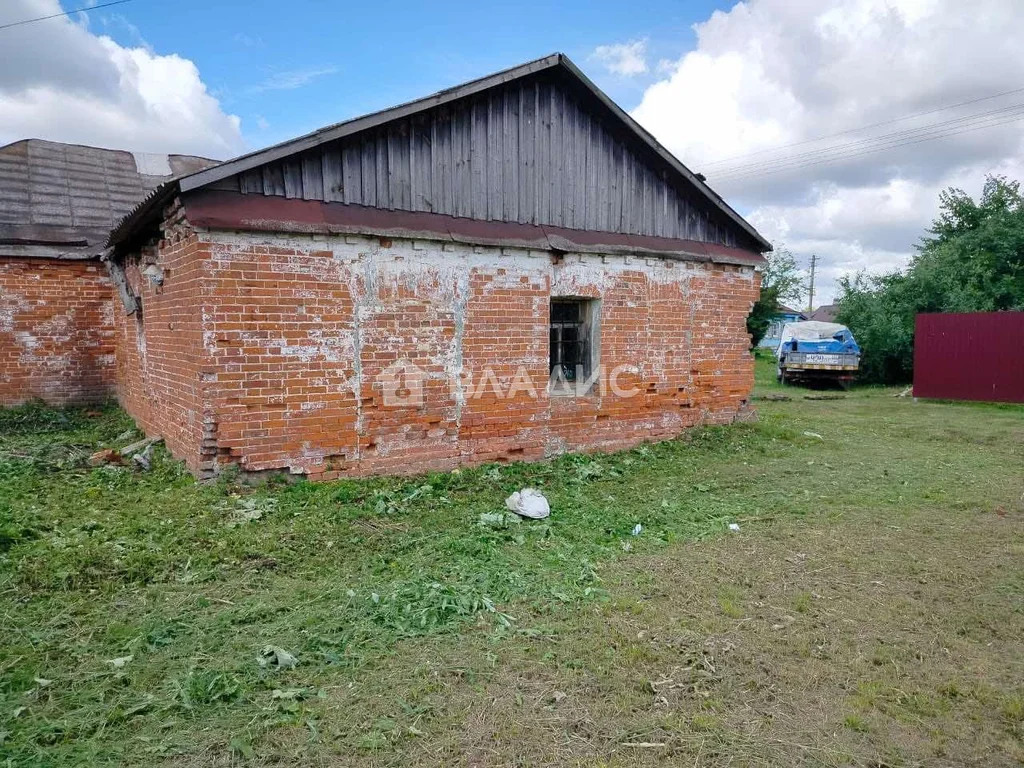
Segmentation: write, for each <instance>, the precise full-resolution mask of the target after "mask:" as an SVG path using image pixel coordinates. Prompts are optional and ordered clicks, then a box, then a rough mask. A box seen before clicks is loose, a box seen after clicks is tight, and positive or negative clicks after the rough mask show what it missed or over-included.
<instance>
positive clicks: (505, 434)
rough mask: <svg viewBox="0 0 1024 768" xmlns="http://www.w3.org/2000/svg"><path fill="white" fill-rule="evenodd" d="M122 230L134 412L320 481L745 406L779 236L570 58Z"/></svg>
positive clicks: (218, 450)
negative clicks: (749, 322)
mask: <svg viewBox="0 0 1024 768" xmlns="http://www.w3.org/2000/svg"><path fill="white" fill-rule="evenodd" d="M110 245H111V247H112V249H113V250H112V256H111V263H112V266H113V272H112V274H113V277H114V279H115V282H116V284H117V288H118V293H119V297H120V298H119V301H117V302H116V303H115V316H116V319H115V326H116V340H117V341H116V348H117V353H116V354H117V386H118V396H119V398H120V400H121V402H122V404H123V405H124V406H125V407H126V408H127V409H128V411H129V412H130V413H131V414H132V415H133V416H134V417H135V418H136V420H137V421H138V422H139V423H140V424H141V425H142V426H143V427H144V428H145V430H146V431H147V432H148V433H153V434H161V435H163V437H164V438H165V440H166V443H167V446H168V447H169V449H170V450H171V452H172V453H173V454H174V455H176V456H179V457H181V458H183V459H184V460H185V461H186V463H187V464H188V466H189V468H190V469H191V470H193V471H194V472H196V473H197V474H199V475H204V476H208V475H211V474H215V473H216V472H217V471H218V469H219V468H221V467H223V466H225V465H227V464H237V465H239V466H240V467H241V468H242V469H243V470H247V471H252V472H259V471H264V470H271V471H277V470H286V471H290V472H292V473H297V474H305V475H309V476H311V477H316V478H329V477H335V476H338V475H340V474H365V473H373V472H410V471H419V470H424V469H447V468H451V467H454V466H456V465H458V464H463V463H474V462H482V461H494V460H499V461H500V460H515V459H534V458H539V457H542V456H546V455H551V454H555V453H559V452H562V451H565V450H605V449H615V448H622V447H627V446H630V445H634V444H636V443H638V442H641V441H645V440H656V439H662V438H666V437H671V436H675V435H677V434H679V433H680V432H681V431H683V430H685V429H687V428H689V427H692V426H694V425H697V424H707V423H727V422H730V421H732V420H734V419H736V418H740V417H742V416H743V415H744V414H745V413H746V412H747V408H748V405H747V399H748V397H749V393H750V389H751V386H752V383H753V365H752V358H751V356H750V354H749V351H748V348H749V342H750V339H749V336H748V335H747V333H746V327H745V321H746V317H747V315H748V313H749V310H750V308H751V306H752V304H753V302H754V301H755V300H756V298H757V295H758V278H757V275H756V273H755V270H754V267H755V266H756V265H757V264H759V263H760V262H761V260H762V259H761V256H760V254H761V252H763V251H764V250H766V249H767V248H768V247H769V246H768V244H767V243H766V242H765V241H764V239H763V238H761V236H760V235H758V233H757V232H756V231H755V230H754V229H753V228H752V227H750V225H749V224H747V223H746V222H745V221H743V219H742V218H740V217H739V216H738V215H737V214H736V213H735V212H734V211H733V210H732V209H731V208H729V207H728V206H727V205H726V204H725V203H724V202H723V201H722V200H721V199H720V198H719V197H717V195H715V194H714V193H713V192H712V191H711V190H710V189H708V188H707V186H706V185H705V184H704V183H703V181H702V179H700V178H698V177H696V176H694V175H693V174H691V173H690V172H689V171H688V170H687V169H686V168H685V167H683V166H682V165H681V164H680V163H679V162H678V160H676V159H675V158H674V157H672V156H671V155H670V154H668V152H666V151H665V150H664V149H663V148H662V147H661V146H660V145H658V144H657V143H656V142H655V141H654V140H653V139H652V138H651V137H650V136H649V135H648V134H646V133H645V132H644V131H643V130H642V129H640V128H639V127H638V126H637V125H636V124H635V123H634V122H633V121H632V120H631V119H630V118H629V117H628V116H626V115H625V114H624V113H623V112H622V111H621V110H620V109H619V108H618V107H617V106H615V105H614V104H613V103H612V102H611V101H609V100H608V99H607V97H605V96H604V94H602V93H601V92H600V91H598V90H597V89H596V87H595V86H593V84H592V83H590V82H589V81H588V80H587V79H586V78H585V77H584V76H583V75H582V74H581V73H580V72H579V71H578V70H577V69H576V68H575V67H574V66H573V65H572V64H571V62H569V61H568V60H567V59H566V58H565V57H564V56H561V55H554V56H551V57H547V58H546V59H541V60H539V61H536V62H531V63H530V64H527V65H523V66H522V67H517V68H515V69H513V70H509V71H506V72H502V73H498V74H496V75H493V76H490V77H488V78H483V79H481V80H478V81H474V82H472V83H468V84H466V85H464V86H460V87H459V88H455V89H451V90H448V91H444V92H441V93H439V94H435V95H434V96H431V97H428V98H426V99H423V100H420V101H417V102H412V103H410V104H406V105H403V106H401V107H397V108H395V109H392V110H388V111H386V112H383V113H377V114H374V115H369V116H367V117H364V118H359V119H356V120H352V121H349V122H347V123H342V124H339V125H336V126H331V127H329V128H325V129H323V130H322V131H318V132H316V133H314V134H310V135H309V136H305V137H301V138H299V139H296V140H294V141H292V142H287V143H285V144H282V145H279V146H277V147H272V148H270V149H268V150H265V151H263V152H259V153H254V154H252V155H248V156H244V157H241V158H238V159H236V160H233V161H229V162H227V163H224V164H222V165H220V166H216V167H214V168H210V169H207V170H205V171H202V172H199V173H197V174H194V175H191V176H187V177H184V178H182V179H180V180H178V181H175V182H172V183H169V184H165V185H163V186H161V187H160V188H158V189H157V190H156V191H155V192H154V194H153V195H151V197H150V198H148V199H147V200H146V201H145V203H143V204H142V205H140V206H139V207H137V208H136V209H135V210H134V211H133V212H132V213H131V214H130V215H129V216H128V217H126V218H125V220H124V221H122V222H121V224H120V225H119V226H118V227H117V228H115V230H114V231H113V233H112V234H111V238H110ZM553 371H554V373H555V375H554V376H552V372H553Z"/></svg>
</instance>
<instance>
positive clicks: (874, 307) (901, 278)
mask: <svg viewBox="0 0 1024 768" xmlns="http://www.w3.org/2000/svg"><path fill="white" fill-rule="evenodd" d="M839 287H840V297H839V314H838V320H839V322H841V323H844V324H845V325H847V326H849V328H850V330H851V331H853V334H854V336H855V337H856V338H857V342H858V343H859V344H860V346H861V350H862V353H863V354H862V357H861V379H862V380H865V381H872V382H878V383H885V384H894V383H900V382H906V381H909V380H910V378H911V376H912V374H913V353H914V318H915V316H916V315H917V314H918V313H919V312H991V311H997V310H1013V309H1017V310H1020V309H1024V196H1022V195H1021V192H1020V183H1019V182H1016V181H1008V180H1007V179H1006V178H1005V177H1002V176H989V177H988V179H987V180H986V182H985V187H984V190H983V191H982V194H981V199H980V200H979V201H977V202H975V201H974V200H972V199H971V197H970V196H968V195H967V194H966V193H965V192H963V190H960V189H955V188H950V189H947V190H946V191H944V192H942V193H941V195H940V196H939V215H938V218H936V219H935V221H934V222H933V223H932V226H931V228H930V229H929V230H928V233H927V235H926V236H925V237H924V238H922V240H921V243H920V245H919V246H918V247H917V254H916V255H915V256H914V258H913V259H912V261H911V263H910V266H909V267H908V269H907V270H906V271H905V272H902V273H900V272H893V273H891V274H888V275H882V276H874V277H872V276H867V275H864V274H858V275H856V276H855V277H853V278H852V279H851V278H848V277H846V278H841V279H840V281H839Z"/></svg>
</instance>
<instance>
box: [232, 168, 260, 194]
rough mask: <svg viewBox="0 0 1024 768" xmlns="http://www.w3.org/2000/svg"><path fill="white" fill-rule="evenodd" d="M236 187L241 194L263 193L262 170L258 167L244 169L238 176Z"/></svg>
mask: <svg viewBox="0 0 1024 768" xmlns="http://www.w3.org/2000/svg"><path fill="white" fill-rule="evenodd" d="M238 188H239V190H240V191H241V192H242V193H243V194H254V195H263V194H266V193H265V192H264V190H263V172H262V169H260V168H254V169H253V170H251V171H244V172H243V173H242V174H241V175H240V178H239V183H238Z"/></svg>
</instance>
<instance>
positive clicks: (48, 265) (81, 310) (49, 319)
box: [0, 255, 114, 405]
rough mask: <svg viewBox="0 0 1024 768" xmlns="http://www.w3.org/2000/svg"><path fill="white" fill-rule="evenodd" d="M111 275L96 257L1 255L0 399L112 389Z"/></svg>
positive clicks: (79, 398) (79, 399)
mask: <svg viewBox="0 0 1024 768" xmlns="http://www.w3.org/2000/svg"><path fill="white" fill-rule="evenodd" d="M113 337H114V321H113V313H112V302H111V288H110V281H109V279H108V277H107V274H106V269H105V267H103V265H101V264H100V263H99V262H97V261H58V260H56V259H26V258H20V257H9V256H2V255H0V405H16V404H19V403H23V402H25V401H27V400H31V399H34V398H41V399H42V400H45V401H46V402H47V403H50V404H53V405H67V404H72V403H86V402H96V401H99V400H103V399H105V398H107V397H110V396H111V395H112V394H113V384H114V338H113Z"/></svg>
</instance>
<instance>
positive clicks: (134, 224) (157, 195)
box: [106, 180, 180, 248]
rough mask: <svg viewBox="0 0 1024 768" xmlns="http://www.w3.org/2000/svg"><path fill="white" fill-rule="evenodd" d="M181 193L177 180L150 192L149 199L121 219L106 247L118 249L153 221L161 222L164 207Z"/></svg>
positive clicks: (111, 232)
mask: <svg viewBox="0 0 1024 768" xmlns="http://www.w3.org/2000/svg"><path fill="white" fill-rule="evenodd" d="M179 191H180V190H179V186H178V181H177V180H175V181H168V182H164V183H163V184H161V185H160V186H158V187H157V188H156V189H154V190H153V191H152V192H150V193H149V196H148V197H146V198H145V199H144V200H143V201H142V202H140V203H139V204H138V205H136V206H135V207H134V208H133V209H132V210H131V211H129V212H128V214H127V215H126V216H125V217H124V218H123V219H121V221H119V222H118V223H117V224H116V225H115V226H114V228H113V229H112V230H110V235H109V237H107V242H106V247H107V248H116V247H117V246H119V245H121V244H123V243H125V242H126V241H128V240H130V239H131V238H132V237H133V236H134V235H135V233H136V231H137V230H138V229H141V228H142V227H144V226H146V225H147V224H150V223H152V222H153V221H159V220H160V219H161V218H162V216H163V207H164V205H166V204H167V203H169V202H170V201H171V200H173V199H174V197H175V195H177V194H178V193H179Z"/></svg>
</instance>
